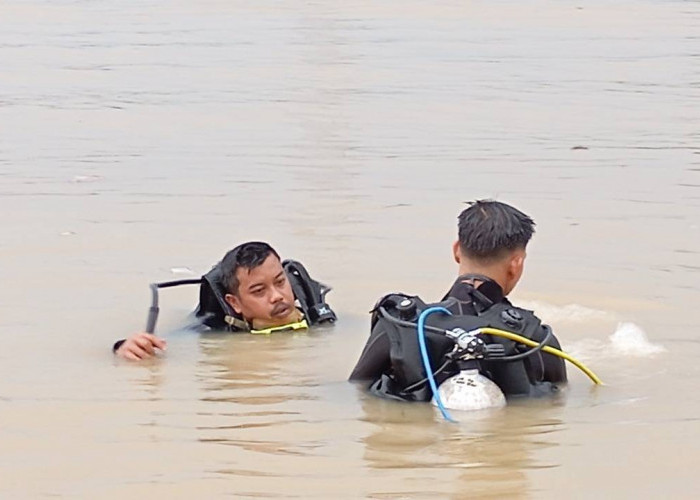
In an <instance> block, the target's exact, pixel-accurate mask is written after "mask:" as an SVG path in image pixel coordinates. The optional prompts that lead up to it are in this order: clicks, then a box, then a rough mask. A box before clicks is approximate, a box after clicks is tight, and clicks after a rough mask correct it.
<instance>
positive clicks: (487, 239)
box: [457, 200, 535, 261]
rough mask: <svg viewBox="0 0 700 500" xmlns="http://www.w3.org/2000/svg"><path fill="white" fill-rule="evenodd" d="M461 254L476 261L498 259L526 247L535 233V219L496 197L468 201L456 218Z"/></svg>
mask: <svg viewBox="0 0 700 500" xmlns="http://www.w3.org/2000/svg"><path fill="white" fill-rule="evenodd" d="M457 220H458V223H457V227H458V234H459V246H460V249H461V250H462V253H463V254H464V255H465V256H466V257H469V258H472V259H477V260H482V261H485V260H496V259H499V258H501V257H503V256H504V255H505V254H506V253H507V252H509V251H512V250H515V249H517V248H522V249H524V248H525V247H526V246H527V244H528V242H529V241H530V238H532V235H533V234H534V232H535V222H534V221H533V220H532V219H531V218H530V217H528V216H527V215H525V214H524V213H522V212H521V211H520V210H518V209H517V208H514V207H511V206H510V205H507V204H506V203H501V202H500V201H495V200H476V201H472V202H469V206H468V207H467V208H465V209H464V210H463V211H462V213H460V214H459V217H458V218H457Z"/></svg>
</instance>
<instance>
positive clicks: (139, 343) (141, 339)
mask: <svg viewBox="0 0 700 500" xmlns="http://www.w3.org/2000/svg"><path fill="white" fill-rule="evenodd" d="M165 348H166V342H165V340H163V339H161V338H158V337H156V336H155V335H153V334H151V333H136V334H134V335H132V336H131V337H129V338H128V339H126V340H125V341H124V342H123V343H122V345H120V346H119V349H117V350H116V351H115V354H116V355H117V356H119V357H120V358H124V359H130V360H133V361H139V360H141V359H148V358H152V357H153V356H155V355H156V349H158V350H161V351H164V350H165Z"/></svg>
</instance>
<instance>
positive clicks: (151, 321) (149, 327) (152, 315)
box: [146, 278, 202, 333]
mask: <svg viewBox="0 0 700 500" xmlns="http://www.w3.org/2000/svg"><path fill="white" fill-rule="evenodd" d="M201 283H202V279H201V278H196V279H195V278H191V279H185V280H177V281H165V282H163V283H151V284H150V285H149V287H150V288H151V307H150V308H149V309H148V318H147V319H146V333H153V332H155V331H156V322H157V321H158V312H159V308H158V289H159V288H170V287H173V286H180V285H197V284H201Z"/></svg>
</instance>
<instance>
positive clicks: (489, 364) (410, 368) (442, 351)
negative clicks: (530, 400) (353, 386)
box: [370, 294, 548, 401]
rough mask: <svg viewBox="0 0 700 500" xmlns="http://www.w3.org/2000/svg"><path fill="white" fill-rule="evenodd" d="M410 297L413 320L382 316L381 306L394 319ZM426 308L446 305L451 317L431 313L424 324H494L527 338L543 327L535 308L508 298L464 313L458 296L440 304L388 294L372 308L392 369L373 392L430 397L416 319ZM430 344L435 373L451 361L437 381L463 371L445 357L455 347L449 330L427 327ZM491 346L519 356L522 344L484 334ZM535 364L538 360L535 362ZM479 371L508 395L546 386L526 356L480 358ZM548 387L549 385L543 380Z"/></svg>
mask: <svg viewBox="0 0 700 500" xmlns="http://www.w3.org/2000/svg"><path fill="white" fill-rule="evenodd" d="M406 298H409V299H411V300H413V301H414V303H415V304H416V312H415V315H414V317H413V318H412V319H409V318H406V317H405V314H403V316H404V317H403V318H402V319H404V320H406V319H408V321H407V323H413V325H410V324H404V325H401V324H399V323H397V322H394V321H391V320H390V319H388V318H386V317H384V316H383V315H382V314H380V309H379V308H380V307H381V308H383V309H384V311H386V313H388V314H389V315H391V316H392V317H394V318H399V317H400V316H402V315H401V314H399V311H398V309H397V305H398V304H400V302H401V301H403V300H404V299H406ZM428 307H444V308H446V309H447V310H449V311H450V312H451V313H452V315H451V316H450V315H447V314H439V313H436V314H432V315H430V316H428V318H427V320H426V325H429V326H434V327H438V328H441V329H445V330H452V329H454V328H462V329H464V330H466V331H470V330H473V329H476V328H484V327H491V328H497V329H500V330H506V331H509V332H513V333H516V334H518V335H521V336H523V337H526V338H533V336H535V335H536V334H537V333H538V332H539V331H540V330H541V326H542V325H541V322H540V320H539V319H538V318H537V317H536V316H535V315H534V314H533V312H532V311H528V310H526V309H522V308H518V307H515V306H513V305H512V304H510V302H508V301H505V300H504V301H503V302H497V303H493V304H489V307H488V308H486V309H483V310H480V308H479V307H477V308H475V310H474V311H473V312H467V313H465V311H464V309H465V308H464V304H463V303H460V302H459V301H458V300H457V299H455V298H452V297H448V298H447V299H445V300H443V301H442V302H438V303H434V304H426V303H425V302H423V301H422V300H421V299H420V298H419V297H416V296H408V295H404V294H392V295H387V296H385V297H383V298H382V299H380V301H379V302H378V303H377V305H376V306H375V308H374V309H373V311H372V329H373V331H376V332H379V331H384V332H386V334H387V336H388V338H389V343H390V358H391V359H390V366H391V369H390V371H389V372H388V373H384V375H383V376H382V377H381V378H380V379H378V380H376V381H375V382H374V384H372V386H371V387H370V391H371V392H373V393H375V394H377V395H379V396H383V397H389V398H392V399H402V400H407V401H429V400H430V399H431V398H432V391H431V390H430V387H429V385H428V384H427V383H420V382H421V381H425V380H426V373H425V369H424V367H423V362H422V358H421V354H420V347H419V343H418V336H417V328H416V326H415V323H416V322H417V318H418V315H419V314H420V313H421V312H422V311H424V310H425V309H427V308H428ZM425 339H426V347H427V351H428V357H429V359H430V364H431V368H432V369H433V371H435V370H437V369H438V368H440V367H441V366H442V365H444V364H445V363H447V366H446V367H445V368H444V369H443V370H442V371H440V373H439V374H438V375H436V377H435V378H436V381H437V383H438V384H440V383H442V382H443V381H444V380H445V379H447V378H449V377H450V376H452V375H455V374H456V373H457V372H458V371H459V367H458V366H457V363H455V362H450V361H449V360H448V358H446V355H447V354H448V353H450V352H451V351H452V350H453V348H454V345H455V344H454V341H453V340H452V339H451V338H449V337H447V336H446V335H445V334H442V333H437V332H434V331H430V330H426V331H425ZM482 339H483V340H484V341H485V342H486V343H487V344H501V345H502V346H503V348H504V350H505V355H506V356H510V355H514V354H519V353H520V352H521V351H520V348H521V346H520V345H519V344H517V343H516V342H514V341H512V340H508V339H505V338H503V337H497V336H492V335H482ZM533 364H534V363H533ZM479 369H480V371H481V373H482V374H484V375H485V376H487V377H488V378H490V379H491V380H493V381H494V382H495V383H496V384H497V385H498V386H499V387H500V389H501V390H502V391H503V393H504V394H505V395H506V396H527V395H533V394H535V393H539V392H542V391H541V389H540V390H535V389H534V388H535V386H537V385H539V384H542V382H541V376H542V375H541V372H542V370H541V367H540V368H537V367H536V368H534V369H533V367H531V366H530V362H529V361H528V359H527V358H525V359H523V360H520V361H513V362H497V361H484V360H482V361H480V362H479ZM545 384H546V385H548V383H545Z"/></svg>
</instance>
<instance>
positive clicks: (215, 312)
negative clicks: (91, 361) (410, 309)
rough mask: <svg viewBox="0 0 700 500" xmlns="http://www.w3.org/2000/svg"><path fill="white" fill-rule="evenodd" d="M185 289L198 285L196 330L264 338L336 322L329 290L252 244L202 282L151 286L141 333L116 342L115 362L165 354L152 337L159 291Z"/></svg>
mask: <svg viewBox="0 0 700 500" xmlns="http://www.w3.org/2000/svg"><path fill="white" fill-rule="evenodd" d="M186 284H199V285H200V288H199V305H198V306H197V309H196V310H195V311H194V316H195V318H196V322H195V325H194V326H195V328H196V329H198V330H223V331H230V332H250V333H254V334H256V333H257V334H269V333H273V332H277V331H288V330H290V331H291V330H300V329H306V328H308V327H309V326H310V325H316V324H320V323H333V322H335V320H336V315H335V313H334V312H333V310H332V309H331V308H330V306H329V305H328V304H327V303H326V302H325V296H326V294H327V293H328V292H329V291H330V288H329V287H327V286H325V285H323V284H321V283H319V282H318V281H315V280H314V279H312V278H311V277H310V276H309V273H308V272H307V271H306V269H305V268H304V266H303V265H302V264H301V263H300V262H298V261H294V260H285V261H282V260H281V259H280V256H279V254H278V253H277V252H276V251H275V249H274V248H272V247H271V246H270V245H269V244H268V243H264V242H260V241H251V242H247V243H243V244H241V245H239V246H237V247H236V248H234V249H233V250H231V251H229V252H228V253H226V255H224V258H223V259H222V260H221V262H219V263H218V264H216V265H215V266H214V267H213V268H212V270H211V271H209V272H208V273H207V274H205V275H204V276H202V278H201V279H193V280H179V281H171V282H165V283H154V284H152V285H151V290H152V293H153V303H152V305H151V308H150V311H149V317H148V322H147V326H146V331H145V332H141V333H136V334H134V335H132V336H131V337H129V338H127V339H124V340H120V341H118V342H116V343H115V344H114V346H113V351H114V353H115V354H116V355H117V356H118V357H121V358H124V359H130V360H134V361H136V360H141V359H146V358H150V357H152V356H154V355H155V354H156V352H157V351H159V350H164V349H165V347H166V342H165V340H164V339H162V338H160V337H157V336H156V335H154V334H153V332H154V330H155V323H156V320H157V316H158V311H159V308H158V290H159V289H162V288H170V287H173V286H179V285H186Z"/></svg>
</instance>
